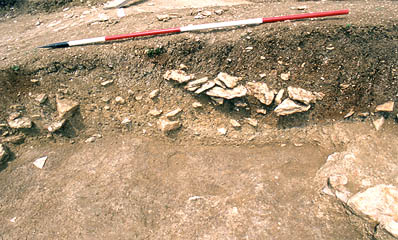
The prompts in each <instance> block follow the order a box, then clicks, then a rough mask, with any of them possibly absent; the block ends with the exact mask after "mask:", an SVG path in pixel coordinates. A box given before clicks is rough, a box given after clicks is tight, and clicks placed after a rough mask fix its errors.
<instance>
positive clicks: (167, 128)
mask: <svg viewBox="0 0 398 240" xmlns="http://www.w3.org/2000/svg"><path fill="white" fill-rule="evenodd" d="M180 127H181V123H180V122H179V121H170V120H168V119H167V118H166V117H162V118H160V119H159V121H158V128H159V130H160V131H162V132H163V133H164V134H167V133H169V132H171V131H174V130H177V129H179V128H180Z"/></svg>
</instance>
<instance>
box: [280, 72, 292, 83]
mask: <svg viewBox="0 0 398 240" xmlns="http://www.w3.org/2000/svg"><path fill="white" fill-rule="evenodd" d="M289 77H290V72H288V73H281V78H282V80H284V81H287V80H289Z"/></svg>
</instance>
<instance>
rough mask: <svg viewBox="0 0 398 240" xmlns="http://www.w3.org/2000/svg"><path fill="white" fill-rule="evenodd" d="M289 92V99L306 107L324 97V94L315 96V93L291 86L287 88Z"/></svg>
mask: <svg viewBox="0 0 398 240" xmlns="http://www.w3.org/2000/svg"><path fill="white" fill-rule="evenodd" d="M287 92H288V94H289V98H291V99H293V100H296V101H299V102H302V103H304V104H306V105H308V104H310V103H315V102H316V100H318V99H322V98H323V96H324V95H323V93H317V94H314V93H313V92H310V91H307V90H305V89H302V88H296V87H291V86H290V87H288V88H287Z"/></svg>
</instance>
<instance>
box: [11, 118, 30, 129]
mask: <svg viewBox="0 0 398 240" xmlns="http://www.w3.org/2000/svg"><path fill="white" fill-rule="evenodd" d="M8 125H9V126H10V128H15V129H24V128H31V127H32V121H31V120H30V119H29V118H27V117H18V118H15V119H12V120H11V119H8Z"/></svg>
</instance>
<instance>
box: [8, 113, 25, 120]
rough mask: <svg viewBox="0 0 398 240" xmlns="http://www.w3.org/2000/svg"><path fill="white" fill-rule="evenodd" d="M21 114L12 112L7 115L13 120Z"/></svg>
mask: <svg viewBox="0 0 398 240" xmlns="http://www.w3.org/2000/svg"><path fill="white" fill-rule="evenodd" d="M21 116H22V114H21V113H20V112H13V113H11V114H10V116H8V120H15V119H17V118H19V117H21Z"/></svg>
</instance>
